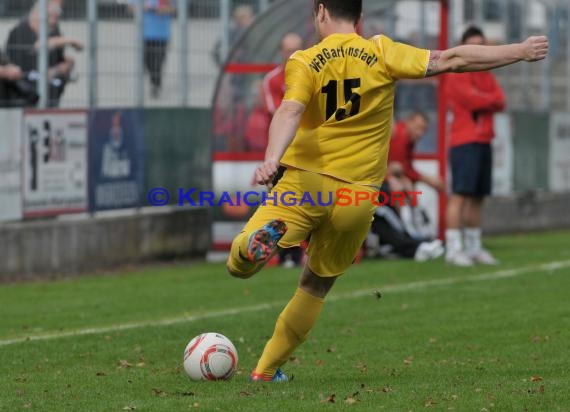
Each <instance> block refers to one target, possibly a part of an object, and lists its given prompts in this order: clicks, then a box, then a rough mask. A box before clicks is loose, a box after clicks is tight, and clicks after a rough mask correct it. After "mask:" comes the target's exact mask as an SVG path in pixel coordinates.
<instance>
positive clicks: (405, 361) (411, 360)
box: [404, 356, 414, 365]
mask: <svg viewBox="0 0 570 412" xmlns="http://www.w3.org/2000/svg"><path fill="white" fill-rule="evenodd" d="M413 360H414V358H413V357H411V356H408V357H407V358H406V359H404V363H405V364H406V365H411V364H412V362H413Z"/></svg>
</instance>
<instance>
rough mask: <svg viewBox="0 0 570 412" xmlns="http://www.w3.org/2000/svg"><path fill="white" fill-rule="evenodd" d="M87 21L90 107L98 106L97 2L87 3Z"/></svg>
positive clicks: (93, 0) (90, 1) (94, 0)
mask: <svg viewBox="0 0 570 412" xmlns="http://www.w3.org/2000/svg"><path fill="white" fill-rule="evenodd" d="M87 20H88V22H89V45H88V47H89V50H88V55H87V71H88V76H87V77H88V79H89V85H88V87H89V90H88V91H87V93H88V100H89V107H96V106H97V72H98V70H97V69H98V64H97V0H89V2H88V3H87Z"/></svg>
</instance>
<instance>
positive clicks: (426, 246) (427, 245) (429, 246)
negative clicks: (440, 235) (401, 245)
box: [414, 239, 445, 262]
mask: <svg viewBox="0 0 570 412" xmlns="http://www.w3.org/2000/svg"><path fill="white" fill-rule="evenodd" d="M444 253H445V249H444V247H443V244H442V243H441V240H439V239H436V240H434V241H431V242H422V243H421V244H420V246H419V247H418V250H416V254H415V256H414V259H415V260H416V261H417V262H425V261H426V260H431V259H437V258H438V257H440V256H441V255H443V254H444Z"/></svg>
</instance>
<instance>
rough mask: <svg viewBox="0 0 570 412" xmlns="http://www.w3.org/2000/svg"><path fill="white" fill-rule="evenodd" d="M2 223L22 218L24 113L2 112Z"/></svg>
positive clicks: (0, 182)
mask: <svg viewBox="0 0 570 412" xmlns="http://www.w3.org/2000/svg"><path fill="white" fill-rule="evenodd" d="M0 125H1V127H2V132H1V133H0V176H1V178H0V221H5V220H18V219H21V218H22V190H21V187H22V184H21V166H22V150H21V139H22V131H21V129H22V111H21V110H0Z"/></svg>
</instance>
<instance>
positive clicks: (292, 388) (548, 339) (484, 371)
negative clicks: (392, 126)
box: [0, 232, 570, 412]
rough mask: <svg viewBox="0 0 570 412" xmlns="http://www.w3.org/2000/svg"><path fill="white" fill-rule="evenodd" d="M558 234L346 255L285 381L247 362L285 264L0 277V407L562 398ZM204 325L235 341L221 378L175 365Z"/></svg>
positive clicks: (568, 351) (562, 279)
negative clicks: (252, 378)
mask: <svg viewBox="0 0 570 412" xmlns="http://www.w3.org/2000/svg"><path fill="white" fill-rule="evenodd" d="M569 245H570V232H553V233H542V234H526V235H518V236H511V237H498V238H491V239H489V240H488V242H487V246H488V247H489V248H490V249H491V250H492V251H493V252H494V253H495V254H496V256H497V257H498V258H499V259H500V260H501V261H502V264H501V265H500V266H497V267H481V266H477V267H474V268H467V269H460V268H455V267H450V266H447V265H445V264H444V263H443V262H442V261H436V262H429V263H423V264H419V263H415V262H408V261H365V262H364V263H362V264H360V265H357V266H353V267H352V268H351V269H350V270H349V271H348V273H347V274H346V275H344V276H343V277H342V278H341V279H340V280H339V281H338V282H337V284H336V285H335V287H334V288H333V291H332V292H331V295H330V299H329V300H328V301H327V302H326V304H325V307H324V311H323V315H322V317H321V318H320V320H319V322H318V323H317V325H316V327H315V328H314V329H313V331H312V333H311V335H310V337H309V340H308V341H307V342H305V344H304V345H302V346H301V347H300V348H299V349H298V350H297V352H296V353H295V355H294V357H293V358H292V359H291V360H290V362H288V363H287V364H286V365H285V366H284V368H283V369H284V371H285V372H286V373H287V374H288V375H289V376H290V377H292V378H293V379H292V381H291V382H289V383H285V384H268V383H250V382H249V381H248V375H249V371H250V370H251V369H252V368H253V367H254V366H255V362H256V360H257V358H258V356H259V354H260V352H261V350H262V349H263V346H264V344H265V342H266V340H267V338H268V337H269V335H270V334H271V332H272V330H273V326H274V322H275V319H276V317H277V315H278V314H279V312H280V310H281V308H282V307H283V306H284V304H285V303H286V302H287V300H288V299H289V297H290V296H291V295H292V294H293V292H294V290H295V287H296V282H297V279H298V270H290V269H282V268H268V269H266V270H264V271H263V272H261V273H259V274H258V275H256V277H255V278H253V279H250V280H248V281H242V280H237V279H232V278H230V277H229V276H228V275H226V272H225V268H224V266H223V265H213V264H202V263H195V264H184V265H182V264H180V265H172V266H153V267H149V268H145V269H142V270H140V271H139V272H137V273H127V274H122V275H118V276H96V277H86V278H81V279H74V280H62V281H55V282H45V283H43V282H42V283H40V282H36V283H29V284H16V285H1V286H0V319H1V320H0V411H17V410H37V411H122V410H136V411H189V410H203V411H232V412H237V411H273V410H275V411H296V412H298V411H313V410H325V411H326V410H331V411H332V410H362V411H363V410H369V411H380V410H386V411H421V410H436V411H447V410H453V411H569V410H570V248H569ZM377 292H381V298H379V297H378V295H379V294H378V293H377ZM207 331H216V332H221V333H223V334H225V335H227V336H228V337H230V338H231V339H232V341H233V342H234V344H235V345H236V347H237V349H238V352H239V371H238V374H237V375H236V376H235V377H234V378H233V379H232V380H231V381H229V382H198V383H196V382H191V381H190V380H188V379H187V378H186V376H185V374H184V371H183V369H182V367H181V360H182V352H183V350H184V347H185V345H186V344H187V342H188V341H189V340H190V339H191V338H192V337H193V336H195V335H197V334H199V333H201V332H207ZM26 338H29V339H26Z"/></svg>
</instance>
